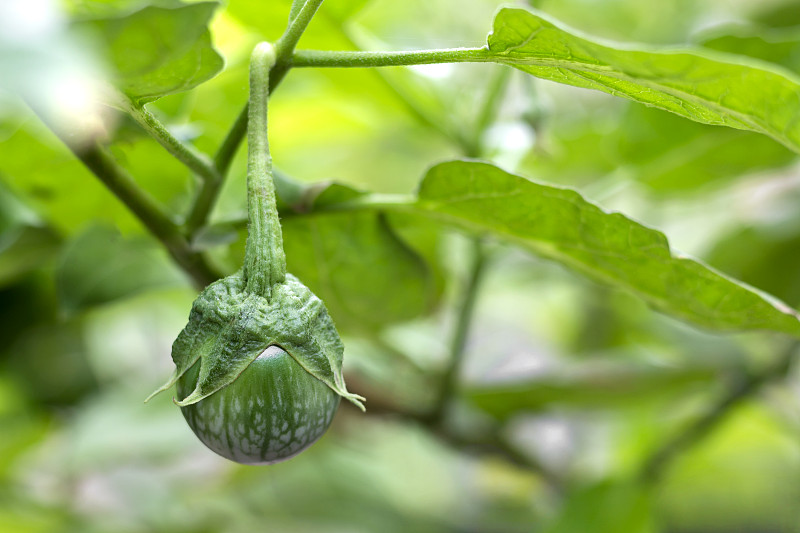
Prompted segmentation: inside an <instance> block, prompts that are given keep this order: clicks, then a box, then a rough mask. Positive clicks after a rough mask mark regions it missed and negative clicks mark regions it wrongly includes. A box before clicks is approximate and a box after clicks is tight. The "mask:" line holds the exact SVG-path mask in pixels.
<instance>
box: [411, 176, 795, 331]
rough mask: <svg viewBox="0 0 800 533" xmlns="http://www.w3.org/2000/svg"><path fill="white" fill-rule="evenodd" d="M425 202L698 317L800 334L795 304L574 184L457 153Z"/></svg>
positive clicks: (428, 181)
mask: <svg viewBox="0 0 800 533" xmlns="http://www.w3.org/2000/svg"><path fill="white" fill-rule="evenodd" d="M416 208H417V209H421V210H423V211H427V212H429V213H431V214H432V215H434V216H435V217H437V218H439V219H441V220H442V221H445V222H450V223H453V224H455V225H457V226H460V227H462V228H464V229H466V230H468V231H471V232H477V233H489V234H491V235H494V236H496V237H499V238H502V239H505V240H508V241H511V242H513V243H516V244H518V245H521V246H524V247H527V248H529V249H531V250H533V251H535V252H536V253H538V254H540V255H542V256H544V257H548V258H551V259H554V260H556V261H559V262H561V263H563V264H565V265H568V266H571V267H573V268H575V269H577V270H579V271H581V272H583V273H585V274H587V275H589V276H591V277H593V278H596V279H599V280H601V281H604V282H606V283H608V284H610V285H612V286H615V287H618V288H622V289H626V290H628V291H630V292H633V293H634V294H636V295H638V296H639V297H641V298H642V299H644V300H645V301H647V302H648V303H650V304H651V305H653V306H654V307H655V308H657V309H659V310H661V311H663V312H666V313H669V314H671V315H673V316H676V317H679V318H682V319H683V320H687V321H689V322H692V323H694V324H696V325H699V326H704V327H708V328H714V329H721V330H754V329H755V330H758V329H768V330H773V331H780V332H783V333H789V334H793V335H800V321H798V317H797V313H796V311H794V310H792V309H790V308H789V307H787V306H786V305H785V304H783V303H781V302H778V301H776V300H774V299H773V298H771V297H769V296H768V295H766V294H762V293H759V292H757V291H755V290H754V289H751V288H749V287H746V286H744V285H742V284H740V283H738V282H736V281H734V280H732V279H729V278H726V277H725V276H723V275H721V274H719V273H717V272H716V271H713V270H711V269H710V268H708V267H706V266H704V265H703V264H701V263H699V262H697V261H694V260H691V259H688V258H686V257H682V256H680V255H677V256H676V255H673V252H672V251H671V250H670V248H669V244H668V242H667V239H666V237H665V236H664V235H663V234H662V233H660V232H658V231H655V230H652V229H650V228H647V227H645V226H642V225H641V224H638V223H636V222H634V221H633V220H631V219H629V218H627V217H625V216H624V215H622V214H620V213H606V212H605V211H603V210H602V209H600V208H599V207H597V206H595V205H594V204H591V203H589V202H587V201H586V200H585V199H584V198H583V197H581V195H580V194H578V193H577V192H575V191H573V190H569V189H560V188H556V187H551V186H547V185H541V184H537V183H533V182H530V181H528V180H526V179H524V178H521V177H519V176H514V175H513V174H508V173H506V172H504V171H503V170H501V169H499V168H497V167H494V166H492V165H489V164H486V163H477V162H471V161H452V162H449V163H442V164H440V165H437V166H435V167H433V168H432V169H431V170H430V171H429V172H428V174H427V176H426V177H425V179H424V180H423V182H422V184H421V185H420V192H419V201H418V203H417V204H416Z"/></svg>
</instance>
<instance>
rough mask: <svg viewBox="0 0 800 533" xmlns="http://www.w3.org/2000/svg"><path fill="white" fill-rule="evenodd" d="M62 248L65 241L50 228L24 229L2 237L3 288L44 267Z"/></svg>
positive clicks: (0, 275) (0, 278)
mask: <svg viewBox="0 0 800 533" xmlns="http://www.w3.org/2000/svg"><path fill="white" fill-rule="evenodd" d="M60 248H61V239H59V238H58V236H57V235H56V234H55V233H54V232H53V231H52V230H50V229H48V228H41V227H36V226H27V225H25V226H21V227H19V228H17V229H16V230H10V231H7V232H4V233H2V234H0V287H5V286H7V285H8V284H9V283H12V282H14V281H16V280H18V279H19V278H20V277H21V276H23V275H25V274H27V273H28V272H30V271H32V270H34V269H37V268H41V266H42V265H44V264H47V263H48V262H49V261H50V260H51V259H53V258H54V257H55V256H56V254H57V253H58V251H59V250H60Z"/></svg>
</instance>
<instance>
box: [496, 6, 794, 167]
mask: <svg viewBox="0 0 800 533" xmlns="http://www.w3.org/2000/svg"><path fill="white" fill-rule="evenodd" d="M488 44H489V58H490V59H491V60H492V61H495V62H498V63H504V64H508V65H511V66H514V67H515V68H518V69H520V70H522V71H525V72H527V73H529V74H532V75H534V76H537V77H539V78H543V79H547V80H551V81H555V82H558V83H564V84H567V85H574V86H576V87H583V88H587V89H596V90H600V91H603V92H606V93H610V94H613V95H615V96H621V97H623V98H628V99H630V100H634V101H636V102H640V103H643V104H646V105H649V106H653V107H658V108H660V109H665V110H667V111H671V112H673V113H676V114H678V115H681V116H683V117H686V118H688V119H691V120H694V121H697V122H701V123H705V124H714V125H721V126H729V127H732V128H736V129H743V130H751V131H756V132H759V133H763V134H766V135H769V136H770V137H772V138H774V139H776V140H777V141H779V142H781V143H783V144H784V145H786V146H787V147H789V148H791V149H792V150H794V151H796V152H800V81H798V79H797V78H796V77H795V76H794V75H793V74H792V73H790V72H788V71H781V70H779V69H778V67H776V68H775V70H770V69H769V66H768V65H767V64H766V63H765V64H760V63H757V62H754V61H750V60H747V59H744V58H742V62H747V63H746V64H745V63H737V62H734V61H736V58H735V56H727V55H718V56H716V55H713V54H712V53H710V52H707V53H704V52H700V51H664V50H660V51H655V50H653V51H646V50H633V49H627V48H622V47H619V46H612V45H608V44H599V43H597V42H594V41H591V40H589V39H586V38H584V37H580V36H578V35H576V34H575V33H574V32H572V31H568V30H566V29H563V28H561V27H559V26H557V25H556V24H554V23H553V22H550V21H549V20H547V19H545V18H544V17H542V16H539V15H537V14H534V13H532V12H530V11H527V10H524V9H515V8H506V9H502V10H500V12H499V13H498V15H497V17H496V18H495V21H494V31H493V33H491V34H490V35H489V41H488Z"/></svg>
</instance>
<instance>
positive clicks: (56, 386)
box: [7, 320, 97, 405]
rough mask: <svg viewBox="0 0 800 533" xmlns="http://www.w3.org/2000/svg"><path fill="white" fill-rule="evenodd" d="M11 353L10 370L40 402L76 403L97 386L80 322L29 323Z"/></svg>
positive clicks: (53, 403)
mask: <svg viewBox="0 0 800 533" xmlns="http://www.w3.org/2000/svg"><path fill="white" fill-rule="evenodd" d="M7 357H8V368H9V370H11V372H13V373H14V374H15V375H17V376H18V377H19V378H21V380H22V381H23V382H24V383H25V384H26V390H27V393H28V395H29V396H30V397H31V398H32V399H34V400H36V401H38V402H41V403H44V404H48V405H72V404H75V403H77V402H79V401H80V400H82V399H83V398H84V397H86V396H87V395H89V394H90V393H93V392H94V391H95V390H96V389H97V381H96V379H95V375H94V373H93V372H92V370H91V367H90V366H89V362H88V359H87V347H86V340H85V338H84V334H83V329H82V324H81V323H80V322H76V321H67V322H59V321H55V320H53V321H42V322H41V323H39V324H36V325H33V326H29V327H26V329H25V331H23V332H22V334H21V335H20V336H19V338H18V339H17V340H16V341H15V342H14V344H13V345H12V346H10V349H9V351H8V354H7Z"/></svg>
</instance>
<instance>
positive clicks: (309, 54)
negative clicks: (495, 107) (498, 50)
mask: <svg viewBox="0 0 800 533" xmlns="http://www.w3.org/2000/svg"><path fill="white" fill-rule="evenodd" d="M493 60H494V59H493V58H492V57H491V56H490V55H489V50H488V49H487V48H485V47H484V48H445V49H439V50H410V51H396V52H363V51H335V52H334V51H322V50H297V51H296V52H295V53H294V56H293V57H292V65H291V66H292V67H317V68H323V67H334V68H352V67H358V68H364V67H400V66H406V65H430V64H432V63H488V62H492V61H493Z"/></svg>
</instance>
